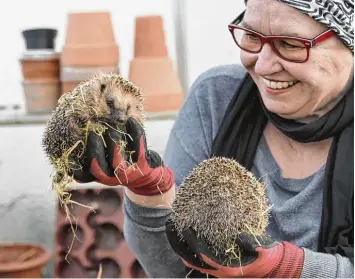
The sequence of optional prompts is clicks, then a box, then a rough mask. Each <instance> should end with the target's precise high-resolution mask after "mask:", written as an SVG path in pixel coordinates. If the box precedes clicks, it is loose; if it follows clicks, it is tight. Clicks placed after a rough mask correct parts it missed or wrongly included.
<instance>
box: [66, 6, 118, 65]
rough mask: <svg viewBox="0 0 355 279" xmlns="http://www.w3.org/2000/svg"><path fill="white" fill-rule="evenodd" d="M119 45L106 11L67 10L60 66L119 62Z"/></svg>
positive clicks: (109, 16) (114, 63)
mask: <svg viewBox="0 0 355 279" xmlns="http://www.w3.org/2000/svg"><path fill="white" fill-rule="evenodd" d="M118 60H119V49H118V45H117V43H116V41H115V36H114V30H113V26H112V22H111V14H110V13H109V12H82V13H69V14H68V22H67V33H66V39H65V44H64V47H63V50H62V56H61V64H62V65H63V66H103V65H105V66H111V65H116V64H118Z"/></svg>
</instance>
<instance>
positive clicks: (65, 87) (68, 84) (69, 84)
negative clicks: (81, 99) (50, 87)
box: [60, 80, 80, 95]
mask: <svg viewBox="0 0 355 279" xmlns="http://www.w3.org/2000/svg"><path fill="white" fill-rule="evenodd" d="M79 83H80V81H79V80H71V81H62V88H61V93H60V95H63V94H65V93H67V92H68V91H70V90H72V89H74V87H76V86H77V85H78V84H79Z"/></svg>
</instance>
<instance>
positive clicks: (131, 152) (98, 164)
mask: <svg viewBox="0 0 355 279" xmlns="http://www.w3.org/2000/svg"><path fill="white" fill-rule="evenodd" d="M125 125H126V133H127V134H128V135H125V134H123V133H120V132H118V131H116V130H114V129H112V128H108V129H107V130H106V131H105V132H104V134H103V138H102V137H101V136H99V135H97V134H96V133H94V132H91V133H90V134H89V135H88V142H87V146H86V156H87V158H88V161H89V164H88V167H87V168H84V169H80V170H76V171H75V172H74V174H73V176H74V179H75V180H76V181H78V182H81V183H87V182H92V181H97V182H99V183H101V184H105V185H109V186H116V185H122V186H125V187H127V188H128V189H129V190H131V191H132V192H133V193H135V194H137V195H142V196H154V195H158V194H160V193H164V192H167V191H168V190H169V189H170V188H171V187H172V186H173V185H174V180H175V179H174V175H173V172H172V171H171V170H170V169H169V168H168V167H166V166H164V163H163V160H162V159H161V157H160V156H159V154H158V153H156V152H155V151H152V150H148V149H147V142H146V137H145V132H144V129H143V127H141V125H140V124H139V123H138V122H137V121H136V120H135V119H133V118H129V119H128V120H127V121H126V124H125ZM122 140H123V141H125V142H126V143H127V145H126V146H125V147H124V148H125V150H126V151H128V153H127V152H121V149H120V145H119V143H120V142H122ZM105 144H106V147H105Z"/></svg>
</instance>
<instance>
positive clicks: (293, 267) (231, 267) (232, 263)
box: [166, 220, 304, 278]
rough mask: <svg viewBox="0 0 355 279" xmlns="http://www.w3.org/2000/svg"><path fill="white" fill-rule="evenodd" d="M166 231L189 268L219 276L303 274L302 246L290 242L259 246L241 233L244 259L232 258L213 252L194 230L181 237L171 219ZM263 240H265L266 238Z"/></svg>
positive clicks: (259, 276) (297, 275)
mask: <svg viewBox="0 0 355 279" xmlns="http://www.w3.org/2000/svg"><path fill="white" fill-rule="evenodd" d="M166 233H167V237H168V240H169V242H170V245H171V247H172V249H173V250H174V251H175V252H176V253H177V254H178V255H179V256H180V258H181V259H182V261H183V262H184V264H185V265H186V266H187V267H189V268H192V269H194V270H197V271H199V272H201V273H205V274H209V275H212V276H214V277H217V278H231V277H234V278H236V277H245V278H265V277H267V278H299V277H300V275H301V271H302V267H303V260H304V253H303V249H301V248H298V247H296V246H294V245H293V244H291V243H289V242H285V241H284V242H281V243H271V244H270V243H269V245H261V246H260V245H258V244H257V243H256V241H255V239H254V238H252V237H248V236H240V237H239V238H237V240H236V244H237V245H238V246H239V247H241V249H242V254H243V255H242V258H241V259H240V260H234V259H233V260H230V259H228V258H227V257H226V255H222V254H219V255H216V254H215V253H214V252H213V251H211V250H210V248H209V245H208V243H207V242H206V241H205V240H204V239H203V238H201V237H199V238H198V237H197V235H196V232H195V231H194V230H193V229H188V230H185V231H184V232H183V238H181V237H180V236H178V235H177V233H176V230H175V228H174V225H173V224H172V223H171V221H170V220H169V221H168V222H167V223H166ZM263 241H264V243H265V239H263ZM227 262H228V266H226V263H227Z"/></svg>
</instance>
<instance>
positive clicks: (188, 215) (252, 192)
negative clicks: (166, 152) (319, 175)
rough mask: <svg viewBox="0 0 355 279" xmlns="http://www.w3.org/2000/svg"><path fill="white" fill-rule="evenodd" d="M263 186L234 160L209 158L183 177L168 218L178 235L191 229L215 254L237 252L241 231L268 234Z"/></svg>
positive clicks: (267, 206)
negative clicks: (237, 239) (236, 241)
mask: <svg viewBox="0 0 355 279" xmlns="http://www.w3.org/2000/svg"><path fill="white" fill-rule="evenodd" d="M269 209H270V206H269V205H268V202H267V199H266V193H265V185H264V184H263V183H261V182H260V181H259V180H257V179H256V178H255V176H254V175H253V174H252V173H251V172H249V171H247V170H246V169H245V168H244V167H243V166H242V165H241V164H239V163H238V162H237V161H235V160H234V159H230V158H225V157H218V156H216V157H211V158H209V159H206V160H204V161H202V162H200V163H199V164H197V165H196V166H195V168H193V169H192V171H191V172H190V173H189V174H188V176H187V177H186V178H185V179H184V181H183V183H182V185H181V187H180V188H179V189H178V191H177V193H176V198H175V200H174V202H173V204H172V213H171V215H170V220H171V222H172V223H173V224H174V227H175V229H176V231H177V233H178V235H179V236H180V237H182V231H183V230H186V229H188V228H192V229H194V230H195V231H196V234H197V236H198V237H203V238H204V239H205V240H206V242H207V243H208V244H209V245H210V247H211V248H212V251H213V252H214V253H215V254H216V255H218V254H223V255H227V256H228V254H229V256H230V257H232V256H233V255H234V256H235V255H236V251H238V253H239V254H238V255H240V252H241V249H238V248H239V247H237V245H236V244H235V239H236V237H238V236H239V235H241V234H246V235H250V236H252V237H253V238H256V237H260V238H262V237H267V234H266V227H267V225H268V219H269V216H268V214H269V213H268V212H269Z"/></svg>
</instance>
